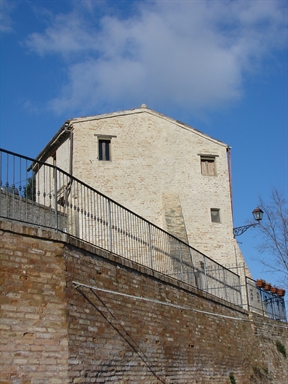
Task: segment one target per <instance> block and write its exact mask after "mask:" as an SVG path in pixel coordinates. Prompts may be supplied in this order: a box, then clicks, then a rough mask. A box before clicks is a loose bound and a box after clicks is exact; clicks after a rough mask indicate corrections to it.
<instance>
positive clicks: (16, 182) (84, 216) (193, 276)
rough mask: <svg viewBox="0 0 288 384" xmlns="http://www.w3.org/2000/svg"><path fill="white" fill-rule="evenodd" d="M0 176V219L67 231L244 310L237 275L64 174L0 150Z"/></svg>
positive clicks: (48, 165)
mask: <svg viewBox="0 0 288 384" xmlns="http://www.w3.org/2000/svg"><path fill="white" fill-rule="evenodd" d="M0 172H1V173H0V188H1V193H0V217H2V218H5V219H9V220H15V221H20V222H23V223H28V224H32V225H37V226H40V227H46V228H51V229H54V230H56V231H60V232H64V233H67V234H69V235H71V236H74V237H76V238H79V239H81V240H83V241H85V242H87V243H90V244H93V245H95V246H97V247H100V248H102V249H105V250H107V251H109V252H112V253H114V254H117V255H119V256H122V257H125V258H127V259H130V260H133V261H134V262H137V263H139V264H141V265H144V266H146V267H149V268H151V269H153V270H155V271H158V272H160V273H162V274H165V275H168V276H170V277H172V278H175V279H177V280H180V281H182V282H185V283H187V284H189V285H191V286H194V287H196V288H198V289H200V290H202V291H205V292H208V293H210V294H212V295H214V296H217V297H219V298H221V299H224V300H226V301H228V302H230V303H233V304H236V305H238V306H242V298H241V286H240V277H239V275H237V274H236V273H234V272H233V271H231V270H229V269H227V268H225V267H224V266H222V265H220V264H219V263H217V262H215V261H214V260H212V259H211V258H209V257H207V256H206V255H204V254H203V253H201V252H199V251H198V250H196V249H195V248H193V247H191V246H189V245H188V244H185V243H184V242H182V241H181V240H179V239H177V238H176V237H174V236H172V235H170V234H169V233H167V232H165V231H163V230H162V229H161V228H159V227H157V226H155V225H153V224H152V223H150V222H148V221H147V220H145V219H143V218H141V217H140V216H138V215H137V214H135V213H133V212H132V211H130V210H129V209H126V208H124V207H123V206H121V205H120V204H118V203H116V202H115V201H113V200H111V199H109V198H108V197H106V196H104V195H103V194H101V193H100V192H98V191H96V190H95V189H93V188H91V187H89V186H88V185H87V184H85V183H83V182H81V181H80V180H78V179H76V178H74V177H72V176H71V175H70V174H68V173H67V172H65V171H63V170H61V169H59V168H57V167H56V166H53V165H50V164H46V163H43V162H38V161H36V160H34V159H31V158H28V157H25V156H21V155H18V154H16V153H13V152H10V151H6V150H2V149H0ZM249 284H250V283H249ZM248 299H249V295H248ZM250 307H251V308H253V305H252V304H251V305H250Z"/></svg>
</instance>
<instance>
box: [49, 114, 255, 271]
mask: <svg viewBox="0 0 288 384" xmlns="http://www.w3.org/2000/svg"><path fill="white" fill-rule="evenodd" d="M70 128H71V129H72V131H73V176H75V177H76V178H78V179H79V180H81V181H83V182H85V183H86V184H88V185H89V186H91V187H93V188H95V189H96V190H98V191H100V192H101V193H103V194H104V195H106V196H108V197H110V198H112V199H113V200H115V201H117V202H118V203H120V204H122V205H123V206H125V207H127V208H128V209H130V210H131V211H133V212H136V213H137V214H138V215H140V216H141V217H144V218H145V219H147V220H149V221H151V222H152V223H154V224H156V225H157V226H159V227H160V228H163V229H164V230H169V232H170V233H172V234H174V235H176V234H177V236H178V235H180V236H181V238H183V236H182V235H183V234H184V237H185V238H187V239H188V241H189V244H190V245H191V246H192V247H194V248H196V249H198V250H199V251H201V252H202V253H204V254H206V255H209V256H210V257H211V258H213V259H214V260H216V261H217V262H219V263H220V264H222V265H225V266H228V265H229V267H230V266H231V265H233V266H235V264H236V260H238V263H243V262H244V259H243V256H242V254H241V252H240V250H239V247H238V244H237V242H236V241H235V239H234V237H233V218H232V209H231V194H230V180H229V170H228V161H227V150H228V146H227V145H226V144H225V143H222V142H220V141H218V140H215V139H213V138H211V137H209V136H207V135H205V134H203V133H201V132H199V131H197V130H196V129H193V128H192V127H188V126H187V125H185V124H183V123H181V122H179V121H176V120H174V119H171V118H169V117H166V116H164V115H161V114H159V113H157V112H154V111H152V110H150V109H149V108H145V107H144V108H138V109H135V110H129V111H122V112H117V113H111V114H107V115H98V116H91V117H87V118H78V119H72V120H71V121H70ZM101 136H102V137H110V138H111V160H110V161H99V159H98V138H99V137H101ZM68 150H69V147H68V140H66V141H65V142H64V143H63V144H62V145H61V146H60V147H59V148H58V149H57V153H56V159H57V160H56V163H57V166H58V167H60V168H62V169H65V170H67V164H68V163H67V159H68ZM201 155H206V156H207V155H209V156H215V169H216V173H215V175H213V176H206V175H203V174H202V173H201V161H200V160H201ZM47 162H51V159H50V160H49V159H47ZM211 208H216V209H220V223H215V222H211V212H210V209H211ZM173 209H176V210H177V215H178V219H179V220H180V221H181V223H183V224H184V225H185V228H184V227H183V228H182V229H184V231H182V232H183V233H180V234H179V227H178V221H179V220H172V221H171V220H170V216H171V210H173ZM180 213H181V216H179V214H180ZM247 214H249V212H248V213H247ZM167 217H168V218H169V223H168V221H167ZM184 232H185V233H184Z"/></svg>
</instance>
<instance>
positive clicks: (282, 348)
mask: <svg viewBox="0 0 288 384" xmlns="http://www.w3.org/2000/svg"><path fill="white" fill-rule="evenodd" d="M276 348H277V351H278V352H280V353H282V355H283V356H284V357H285V359H286V357H287V353H286V348H285V346H284V345H283V344H282V343H281V341H279V340H277V341H276Z"/></svg>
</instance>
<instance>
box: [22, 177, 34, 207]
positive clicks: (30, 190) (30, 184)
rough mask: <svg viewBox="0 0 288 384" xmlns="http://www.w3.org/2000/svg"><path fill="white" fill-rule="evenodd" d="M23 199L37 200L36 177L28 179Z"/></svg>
mask: <svg viewBox="0 0 288 384" xmlns="http://www.w3.org/2000/svg"><path fill="white" fill-rule="evenodd" d="M23 197H25V198H26V199H29V200H33V201H35V200H36V183H35V175H33V176H31V177H29V178H28V179H27V183H26V185H25V186H24V189H23Z"/></svg>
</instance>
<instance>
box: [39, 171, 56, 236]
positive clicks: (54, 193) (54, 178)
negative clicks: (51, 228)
mask: <svg viewBox="0 0 288 384" xmlns="http://www.w3.org/2000/svg"><path fill="white" fill-rule="evenodd" d="M57 191H58V187H57V169H56V167H54V209H55V230H56V232H58V211H57ZM39 197H40V196H39Z"/></svg>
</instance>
